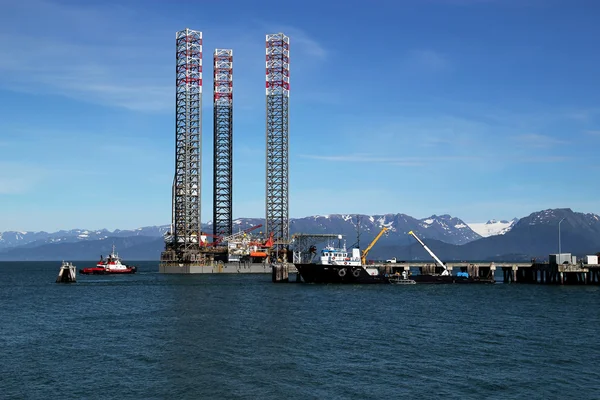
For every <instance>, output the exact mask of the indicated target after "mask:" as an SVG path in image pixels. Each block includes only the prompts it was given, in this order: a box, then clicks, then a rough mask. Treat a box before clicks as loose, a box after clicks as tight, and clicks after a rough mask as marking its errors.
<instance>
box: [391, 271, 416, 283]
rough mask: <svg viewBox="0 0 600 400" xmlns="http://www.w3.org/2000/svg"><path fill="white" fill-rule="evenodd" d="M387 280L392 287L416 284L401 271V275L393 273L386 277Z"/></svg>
mask: <svg viewBox="0 0 600 400" xmlns="http://www.w3.org/2000/svg"><path fill="white" fill-rule="evenodd" d="M387 278H388V282H389V283H392V284H394V285H414V284H416V283H417V281H415V280H414V279H409V278H408V273H407V272H406V271H403V272H402V274H398V273H395V274H392V275H388V277H387Z"/></svg>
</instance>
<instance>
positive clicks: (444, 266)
mask: <svg viewBox="0 0 600 400" xmlns="http://www.w3.org/2000/svg"><path fill="white" fill-rule="evenodd" d="M408 234H409V235H412V236H413V237H414V238H415V239H417V242H419V243H420V244H421V246H423V248H424V249H425V250H426V251H427V252H428V253H429V255H430V256H431V257H433V259H434V260H435V261H436V262H437V263H438V264H439V265H440V266H442V267H443V268H444V272H442V275H449V272H448V267H446V264H444V263H443V262H442V261H441V260H440V259H439V258H438V256H436V255H435V253H434V252H433V251H431V250H430V249H429V247H427V245H426V244H425V243H423V241H422V240H421V239H419V238H418V237H417V235H415V233H414V232H413V231H410V232H408Z"/></svg>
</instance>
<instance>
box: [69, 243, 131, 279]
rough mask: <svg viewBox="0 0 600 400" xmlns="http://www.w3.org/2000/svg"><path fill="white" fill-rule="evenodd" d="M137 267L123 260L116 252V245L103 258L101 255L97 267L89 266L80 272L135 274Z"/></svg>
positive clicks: (88, 273) (86, 273)
mask: <svg viewBox="0 0 600 400" xmlns="http://www.w3.org/2000/svg"><path fill="white" fill-rule="evenodd" d="M136 272H137V267H134V266H132V265H126V264H123V263H122V262H121V258H120V257H119V255H118V254H117V253H115V245H114V244H113V246H112V252H111V253H110V254H109V255H108V256H106V258H103V257H102V256H100V261H98V263H97V264H96V266H95V267H88V268H83V269H81V270H79V273H81V274H85V275H90V274H93V275H107V274H135V273H136Z"/></svg>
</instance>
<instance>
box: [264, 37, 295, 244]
mask: <svg viewBox="0 0 600 400" xmlns="http://www.w3.org/2000/svg"><path fill="white" fill-rule="evenodd" d="M266 44H267V46H266V49H267V50H266V68H267V79H266V95H267V193H266V211H267V213H266V214H267V215H266V227H265V230H266V233H267V236H269V235H270V234H273V239H274V240H275V243H278V244H281V245H287V244H288V243H289V196H288V187H289V174H288V167H289V162H288V150H289V146H288V104H289V103H288V102H289V96H290V59H289V56H290V39H289V37H287V36H285V35H284V34H283V33H276V34H271V35H267V39H266Z"/></svg>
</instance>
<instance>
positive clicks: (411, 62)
mask: <svg viewBox="0 0 600 400" xmlns="http://www.w3.org/2000/svg"><path fill="white" fill-rule="evenodd" d="M406 64H407V65H408V66H409V67H411V68H416V69H419V70H423V69H425V70H427V71H431V72H439V71H445V70H448V69H450V68H451V66H452V63H451V62H450V59H449V58H448V57H447V56H445V55H444V54H442V53H441V52H439V51H435V50H431V49H419V50H413V51H411V52H409V53H408V55H407V57H406Z"/></svg>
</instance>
